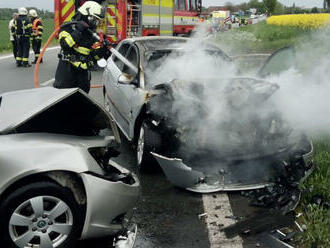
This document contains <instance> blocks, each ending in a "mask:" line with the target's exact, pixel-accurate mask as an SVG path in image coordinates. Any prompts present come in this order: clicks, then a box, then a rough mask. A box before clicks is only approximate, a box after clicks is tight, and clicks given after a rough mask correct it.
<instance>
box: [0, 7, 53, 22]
mask: <svg viewBox="0 0 330 248" xmlns="http://www.w3.org/2000/svg"><path fill="white" fill-rule="evenodd" d="M27 9H28V10H30V9H35V10H36V11H37V12H38V14H39V16H40V17H41V18H42V19H50V18H54V13H53V12H50V11H48V10H42V9H38V8H34V7H27ZM15 12H16V13H17V12H18V9H11V8H0V20H10V19H11V18H12V16H13V13H15Z"/></svg>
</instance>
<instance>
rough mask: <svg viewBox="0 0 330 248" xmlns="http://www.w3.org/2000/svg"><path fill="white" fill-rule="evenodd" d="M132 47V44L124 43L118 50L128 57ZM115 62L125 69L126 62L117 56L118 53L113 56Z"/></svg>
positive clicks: (120, 68) (121, 68)
mask: <svg viewBox="0 0 330 248" xmlns="http://www.w3.org/2000/svg"><path fill="white" fill-rule="evenodd" d="M129 48H130V44H127V43H125V44H122V45H121V46H120V47H119V49H118V52H119V53H120V54H121V55H123V56H124V57H126V54H127V52H128V50H129ZM113 62H114V63H115V64H116V65H117V67H118V68H119V70H121V71H122V70H123V67H124V63H123V62H122V61H121V60H120V59H119V58H117V57H116V55H114V56H113Z"/></svg>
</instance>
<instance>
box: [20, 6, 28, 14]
mask: <svg viewBox="0 0 330 248" xmlns="http://www.w3.org/2000/svg"><path fill="white" fill-rule="evenodd" d="M18 14H19V15H27V14H28V11H27V9H26V8H24V7H21V8H19V9H18Z"/></svg>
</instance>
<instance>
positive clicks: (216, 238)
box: [203, 193, 243, 248]
mask: <svg viewBox="0 0 330 248" xmlns="http://www.w3.org/2000/svg"><path fill="white" fill-rule="evenodd" d="M203 205H204V211H205V213H207V215H206V216H205V223H206V227H207V230H208V235H209V241H210V248H220V247H226V248H242V247H243V240H242V239H241V238H240V237H239V236H237V237H235V238H232V239H228V238H226V236H225V234H224V233H223V232H221V231H220V229H221V228H223V227H227V226H229V225H231V224H234V223H235V220H233V219H229V218H226V216H232V215H233V212H232V210H231V207H230V202H229V198H228V195H227V194H226V193H213V194H203ZM222 225H223V226H222Z"/></svg>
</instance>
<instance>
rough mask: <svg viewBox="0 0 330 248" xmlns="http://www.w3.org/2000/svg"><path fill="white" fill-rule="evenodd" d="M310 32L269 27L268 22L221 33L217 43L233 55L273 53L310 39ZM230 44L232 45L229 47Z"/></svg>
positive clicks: (295, 28)
mask: <svg viewBox="0 0 330 248" xmlns="http://www.w3.org/2000/svg"><path fill="white" fill-rule="evenodd" d="M310 34H311V32H310V30H306V29H302V28H298V27H280V26H275V25H268V24H266V21H263V22H260V23H258V24H255V25H248V26H245V27H241V28H235V29H232V30H230V31H228V32H224V33H219V34H218V35H217V37H216V38H215V41H216V42H217V43H219V45H220V46H221V47H225V48H227V49H226V50H227V52H229V53H232V52H235V53H254V52H272V51H275V50H277V49H279V48H282V47H285V46H290V45H294V44H296V43H297V42H298V41H300V40H301V39H304V38H308V37H310ZM229 44H230V45H229Z"/></svg>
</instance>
